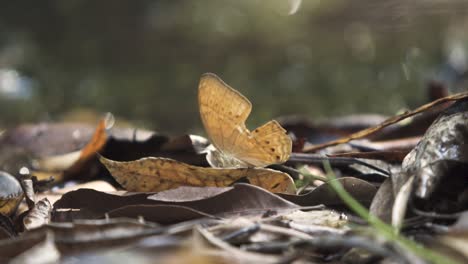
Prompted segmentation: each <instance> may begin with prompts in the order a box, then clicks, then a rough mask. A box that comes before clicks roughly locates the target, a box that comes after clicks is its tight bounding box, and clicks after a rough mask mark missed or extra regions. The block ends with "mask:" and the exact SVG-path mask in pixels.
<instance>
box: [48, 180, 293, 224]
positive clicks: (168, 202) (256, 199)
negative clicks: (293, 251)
mask: <svg viewBox="0 0 468 264" xmlns="http://www.w3.org/2000/svg"><path fill="white" fill-rule="evenodd" d="M206 189H208V191H209V192H210V193H211V194H212V195H211V196H210V197H206V195H207V192H206ZM215 189H218V190H215ZM187 192H190V193H192V195H190V196H189V197H188V196H187ZM150 195H151V194H148V193H134V194H131V193H127V194H123V195H117V194H110V193H104V192H98V191H95V190H90V189H80V190H77V191H73V192H69V193H67V194H65V195H63V197H62V198H61V199H60V200H59V201H57V202H56V203H55V204H54V207H55V209H66V208H68V209H81V210H83V209H84V210H86V211H87V212H90V213H91V214H92V217H94V218H99V217H101V218H102V217H104V214H106V213H109V214H110V215H111V216H127V217H138V216H142V217H144V218H145V219H148V220H151V221H155V222H158V223H164V224H168V223H174V222H180V221H186V220H189V219H194V218H199V217H205V216H214V215H219V214H232V213H240V212H249V211H266V210H284V209H296V208H298V206H297V205H295V204H293V203H291V202H288V201H286V200H284V199H282V198H281V197H279V196H278V195H275V194H272V193H270V192H268V191H265V190H264V189H262V188H258V187H256V186H253V185H250V184H235V185H234V187H232V188H231V187H228V188H214V187H213V188H206V187H181V188H177V189H174V190H169V191H165V192H159V193H157V194H155V195H154V196H150ZM181 197H184V198H181ZM197 197H202V199H199V198H197ZM56 217H57V218H60V217H63V215H60V213H59V212H55V214H54V219H55V218H56ZM56 220H58V219H56Z"/></svg>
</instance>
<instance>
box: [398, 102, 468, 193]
mask: <svg viewBox="0 0 468 264" xmlns="http://www.w3.org/2000/svg"><path fill="white" fill-rule="evenodd" d="M467 119H468V100H467V99H465V100H461V101H458V102H456V103H455V104H453V105H452V106H450V107H449V108H448V109H447V110H445V111H444V112H443V113H442V114H441V115H440V116H439V118H437V120H436V121H434V123H433V124H432V125H431V126H430V127H429V128H428V130H427V131H426V134H425V135H424V137H423V138H422V139H421V141H420V142H419V144H418V145H417V146H416V147H415V148H414V149H413V150H412V151H411V152H410V153H409V154H408V155H407V157H406V158H405V160H404V161H403V164H402V167H403V169H404V170H405V171H406V173H407V174H408V175H406V177H410V176H412V175H415V187H416V188H415V194H416V196H418V197H420V198H424V199H427V198H429V197H430V196H431V195H432V193H433V192H434V191H435V189H436V188H437V187H438V185H439V184H440V182H441V181H442V180H443V179H445V178H446V177H448V176H449V175H448V174H450V171H451V170H452V169H454V168H455V167H456V166H458V165H460V164H468V144H467V141H468V123H467V122H466V120H467ZM454 176H455V175H454ZM459 177H463V176H459ZM462 182H463V181H462ZM466 182H467V181H466V178H465V183H466ZM462 186H463V184H461V185H459V187H462ZM466 186H467V185H466V184H465V187H466Z"/></svg>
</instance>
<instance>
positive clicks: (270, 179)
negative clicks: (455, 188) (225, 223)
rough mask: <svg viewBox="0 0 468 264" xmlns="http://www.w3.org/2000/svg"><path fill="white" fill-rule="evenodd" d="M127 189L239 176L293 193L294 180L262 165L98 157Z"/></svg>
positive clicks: (223, 182)
mask: <svg viewBox="0 0 468 264" xmlns="http://www.w3.org/2000/svg"><path fill="white" fill-rule="evenodd" d="M100 160H101V162H102V163H103V164H104V165H105V166H106V168H107V169H108V170H109V171H110V173H111V174H112V176H113V177H114V178H115V179H116V180H117V182H118V183H120V184H121V185H122V186H123V187H124V188H125V189H126V190H127V191H133V192H158V191H164V190H168V189H173V188H177V187H179V186H184V185H185V186H211V187H225V186H229V185H231V184H232V183H234V182H235V181H237V180H239V179H241V178H244V177H245V178H247V179H248V180H249V181H250V182H251V183H252V184H254V185H257V186H259V187H262V188H264V189H267V190H269V191H271V192H275V193H295V186H294V182H293V180H292V179H291V177H290V176H289V175H288V174H286V173H283V172H280V171H276V170H272V169H264V168H234V169H222V168H204V167H197V166H192V165H189V164H185V163H182V162H179V161H176V160H172V159H167V158H144V159H139V160H136V161H130V162H118V161H112V160H109V159H106V158H104V157H102V156H101V157H100Z"/></svg>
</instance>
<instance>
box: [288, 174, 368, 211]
mask: <svg viewBox="0 0 468 264" xmlns="http://www.w3.org/2000/svg"><path fill="white" fill-rule="evenodd" d="M333 181H338V182H340V183H341V185H343V188H345V190H346V191H347V192H348V193H350V194H351V195H352V196H353V197H354V199H356V200H358V201H359V202H360V203H362V204H364V205H369V204H370V202H371V201H372V199H373V197H374V195H375V193H376V192H377V189H376V188H375V187H374V186H373V185H372V184H370V183H368V182H367V181H364V180H361V179H358V178H354V177H343V178H338V179H336V180H333ZM280 196H281V197H282V198H284V199H286V200H288V201H290V202H293V203H295V204H298V205H301V206H311V205H318V204H324V205H340V204H343V201H342V200H341V199H340V197H339V196H338V195H337V194H336V192H335V191H334V190H333V189H332V188H331V187H330V184H329V183H328V182H326V183H324V184H322V185H320V186H318V187H317V188H315V189H313V190H312V191H310V192H308V193H305V194H301V195H291V194H280Z"/></svg>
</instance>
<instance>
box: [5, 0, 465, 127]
mask: <svg viewBox="0 0 468 264" xmlns="http://www.w3.org/2000/svg"><path fill="white" fill-rule="evenodd" d="M467 49H468V1H466V0H444V1H442V0H414V1H403V0H348V1H344V0H326V1H320V0H305V1H299V0H236V1H227V0H216V1H215V0H211V1H210V0H197V1H174V0H173V1H169V0H166V1H164V0H154V1H145V0H142V1H123V0H114V1H92V0H68V1H60V0H44V1H24V0H16V1H3V2H2V3H1V6H0V128H7V127H10V126H13V125H15V124H18V123H23V122H41V121H62V120H88V119H89V120H93V118H95V117H96V116H99V115H100V114H101V113H103V112H112V113H113V114H114V115H115V116H116V117H117V120H119V119H121V120H127V121H130V122H131V123H132V124H134V125H138V126H143V127H146V128H151V129H155V130H158V131H161V132H164V133H185V132H189V133H200V132H201V131H202V125H201V121H200V119H199V114H198V106H197V97H196V94H197V85H198V80H199V78H200V75H201V74H202V73H204V72H214V73H216V74H218V75H219V76H220V77H221V78H222V79H223V80H224V81H225V82H226V83H228V84H230V85H231V86H232V87H234V88H236V89H237V90H239V91H241V92H242V93H243V94H244V95H246V96H247V97H248V98H249V99H250V100H251V101H252V103H253V106H254V107H253V112H252V115H251V118H250V119H249V123H248V126H249V127H250V128H252V127H253V126H256V125H259V124H261V123H264V122H265V121H268V120H270V119H272V118H274V117H277V116H284V115H289V114H299V115H303V116H307V117H309V118H311V119H312V120H315V119H323V118H325V117H329V116H343V115H347V114H350V113H378V114H388V115H391V114H394V113H396V112H397V111H399V110H401V109H404V108H414V107H416V106H419V105H420V104H422V103H425V102H427V101H428V99H427V85H428V83H429V81H431V80H436V81H438V82H441V83H443V84H444V85H446V86H447V87H449V88H450V90H451V91H452V92H455V91H461V90H463V89H464V88H465V87H466V86H464V80H465V78H466V76H467V74H466V72H467V54H466V52H467Z"/></svg>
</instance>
